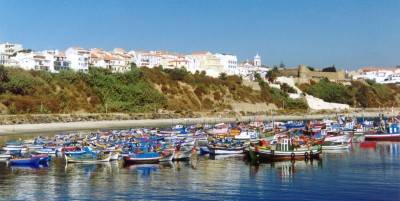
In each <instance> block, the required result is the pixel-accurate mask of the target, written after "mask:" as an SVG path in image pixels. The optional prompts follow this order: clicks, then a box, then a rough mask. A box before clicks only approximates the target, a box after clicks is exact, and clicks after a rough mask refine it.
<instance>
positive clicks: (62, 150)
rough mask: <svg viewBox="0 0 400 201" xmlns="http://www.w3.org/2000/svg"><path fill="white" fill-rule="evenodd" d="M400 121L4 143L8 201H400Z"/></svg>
mask: <svg viewBox="0 0 400 201" xmlns="http://www.w3.org/2000/svg"><path fill="white" fill-rule="evenodd" d="M398 119H399V117H398V116H397V117H396V116H389V117H385V116H384V115H380V116H379V117H377V118H369V119H364V118H350V117H346V116H343V115H339V116H336V118H330V119H320V120H303V121H251V122H230V123H217V124H188V125H183V124H177V125H174V126H165V127H138V128H130V129H103V130H97V131H93V130H87V131H74V132H56V133H51V132H49V133H42V134H37V133H36V134H35V133H31V134H24V135H18V136H17V135H3V136H0V144H1V146H2V150H3V151H2V152H1V154H0V158H1V162H0V182H1V183H0V197H2V198H3V199H4V200H37V199H40V198H41V197H43V196H44V197H46V198H49V199H50V200H77V199H78V200H128V199H144V200H160V199H167V200H265V199H272V200H274V199H279V200H293V198H294V197H296V200H316V199H324V200H337V196H338V194H340V196H341V199H343V200H398V199H399V198H400V189H399V186H398V184H399V183H400V172H399V171H398V168H399V167H400V160H399V159H400V138H399V137H397V136H398V133H399V132H400V130H399V128H398ZM18 189H25V190H23V191H19V190H18ZM333 189H334V192H335V193H333V192H332V191H333ZM376 189H380V191H384V192H385V193H384V196H382V195H380V194H377V193H376ZM155 192H157V193H155Z"/></svg>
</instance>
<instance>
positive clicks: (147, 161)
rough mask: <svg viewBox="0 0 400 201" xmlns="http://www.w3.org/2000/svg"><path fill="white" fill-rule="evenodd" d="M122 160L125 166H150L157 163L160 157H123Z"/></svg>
mask: <svg viewBox="0 0 400 201" xmlns="http://www.w3.org/2000/svg"><path fill="white" fill-rule="evenodd" d="M123 159H124V163H125V164H152V163H159V162H160V159H161V156H158V157H151V158H134V157H129V156H125V157H124V158H123Z"/></svg>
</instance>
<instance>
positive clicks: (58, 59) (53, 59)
mask: <svg viewBox="0 0 400 201" xmlns="http://www.w3.org/2000/svg"><path fill="white" fill-rule="evenodd" d="M42 54H43V55H44V56H45V57H46V59H47V60H49V61H50V68H49V71H50V72H52V73H59V72H60V71H61V70H67V69H70V62H69V61H68V60H67V57H66V56H65V54H64V53H63V52H60V51H58V50H45V51H43V52H42Z"/></svg>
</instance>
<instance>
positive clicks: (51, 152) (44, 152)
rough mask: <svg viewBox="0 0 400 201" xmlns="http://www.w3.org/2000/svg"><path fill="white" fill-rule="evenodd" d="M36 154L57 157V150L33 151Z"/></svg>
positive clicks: (43, 149)
mask: <svg viewBox="0 0 400 201" xmlns="http://www.w3.org/2000/svg"><path fill="white" fill-rule="evenodd" d="M33 152H34V153H36V154H51V155H55V154H56V152H57V151H56V149H52V148H42V149H36V150H34V151H33Z"/></svg>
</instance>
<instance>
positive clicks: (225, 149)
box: [208, 145, 244, 155]
mask: <svg viewBox="0 0 400 201" xmlns="http://www.w3.org/2000/svg"><path fill="white" fill-rule="evenodd" d="M208 150H209V151H210V154H212V155H225V154H243V150H244V146H217V145H214V146H212V145H211V146H208Z"/></svg>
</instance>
